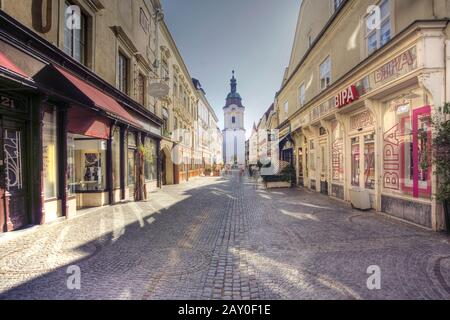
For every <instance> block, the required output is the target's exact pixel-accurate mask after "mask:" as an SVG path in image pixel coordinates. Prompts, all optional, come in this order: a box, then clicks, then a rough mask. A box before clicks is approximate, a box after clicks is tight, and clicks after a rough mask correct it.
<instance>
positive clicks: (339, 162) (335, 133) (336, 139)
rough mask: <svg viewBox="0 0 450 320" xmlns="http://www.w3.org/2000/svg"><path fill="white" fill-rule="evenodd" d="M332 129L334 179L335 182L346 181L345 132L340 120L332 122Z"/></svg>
mask: <svg viewBox="0 0 450 320" xmlns="http://www.w3.org/2000/svg"><path fill="white" fill-rule="evenodd" d="M331 130H332V146H331V148H332V151H331V152H332V160H331V161H332V167H333V168H332V179H333V181H334V182H337V183H343V182H344V134H343V130H342V127H341V125H340V123H339V122H338V121H333V122H332V123H331Z"/></svg>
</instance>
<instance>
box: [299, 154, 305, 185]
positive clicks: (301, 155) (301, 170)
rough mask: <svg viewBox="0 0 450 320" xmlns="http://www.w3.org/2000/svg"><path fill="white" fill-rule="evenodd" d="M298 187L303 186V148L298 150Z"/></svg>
mask: <svg viewBox="0 0 450 320" xmlns="http://www.w3.org/2000/svg"><path fill="white" fill-rule="evenodd" d="M297 183H298V185H299V186H300V187H304V186H305V177H304V176H303V148H298V182H297Z"/></svg>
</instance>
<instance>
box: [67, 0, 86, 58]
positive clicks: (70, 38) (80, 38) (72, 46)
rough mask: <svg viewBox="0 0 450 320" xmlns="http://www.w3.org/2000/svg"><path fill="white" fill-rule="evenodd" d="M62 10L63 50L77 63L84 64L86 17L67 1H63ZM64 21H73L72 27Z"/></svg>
mask: <svg viewBox="0 0 450 320" xmlns="http://www.w3.org/2000/svg"><path fill="white" fill-rule="evenodd" d="M75 8H77V9H75ZM64 12H65V19H64V21H65V23H64V52H65V53H67V54H68V55H69V56H71V57H72V58H74V59H75V60H76V61H78V62H79V63H81V64H84V65H86V60H87V59H86V56H87V38H88V31H87V30H88V27H87V21H88V18H87V16H86V14H85V13H83V12H82V11H81V10H80V9H79V7H78V6H74V5H72V3H70V2H68V1H65V3H64ZM78 19H79V20H78ZM66 21H73V22H74V25H73V26H72V28H69V23H66Z"/></svg>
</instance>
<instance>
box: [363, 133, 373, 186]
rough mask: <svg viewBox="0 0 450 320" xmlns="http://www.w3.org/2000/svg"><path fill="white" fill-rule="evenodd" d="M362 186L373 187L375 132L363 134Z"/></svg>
mask: <svg viewBox="0 0 450 320" xmlns="http://www.w3.org/2000/svg"><path fill="white" fill-rule="evenodd" d="M364 187H365V188H366V189H370V190H374V189H375V134H369V135H365V136H364Z"/></svg>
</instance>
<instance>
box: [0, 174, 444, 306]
mask: <svg viewBox="0 0 450 320" xmlns="http://www.w3.org/2000/svg"><path fill="white" fill-rule="evenodd" d="M9 238H10V235H7V236H6V237H5V236H2V237H0V280H1V281H0V299H226V300H228V299H234V300H248V299H450V240H449V238H448V237H446V236H443V235H441V234H435V233H432V232H428V231H424V230H421V229H418V228H416V227H414V226H410V225H407V224H404V223H401V222H397V221H395V220H391V219H388V218H385V217H382V216H379V215H376V214H372V213H361V212H359V211H355V210H352V209H351V208H349V207H348V206H346V205H345V204H342V203H340V202H336V201H334V200H332V199H330V198H328V197H325V196H322V195H319V194H315V193H310V192H307V191H303V190H301V191H299V190H270V191H268V190H264V189H263V188H262V187H261V186H259V185H257V184H255V183H254V181H252V180H249V179H243V180H240V179H239V178H238V176H233V177H226V178H199V179H195V180H192V181H190V182H189V183H187V184H181V185H178V186H168V187H165V188H164V189H163V190H159V191H157V192H155V193H153V194H151V197H150V200H149V201H148V202H141V203H128V204H123V205H117V206H114V207H107V208H102V209H98V210H95V211H93V212H89V213H86V214H85V215H83V216H81V217H79V218H76V219H73V220H69V221H63V222H61V223H57V224H51V225H45V226H42V227H39V228H37V229H35V230H32V231H27V232H24V233H23V234H21V233H17V234H14V235H13V238H12V239H9ZM70 265H77V266H79V267H80V269H81V290H68V289H67V279H68V276H69V275H68V274H67V268H68V266H70ZM371 265H377V266H379V267H380V268H381V271H382V278H381V279H382V283H381V285H382V288H381V290H374V291H371V290H368V288H367V285H366V281H367V278H368V277H369V275H368V274H367V272H366V271H367V268H368V267H369V266H371Z"/></svg>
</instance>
